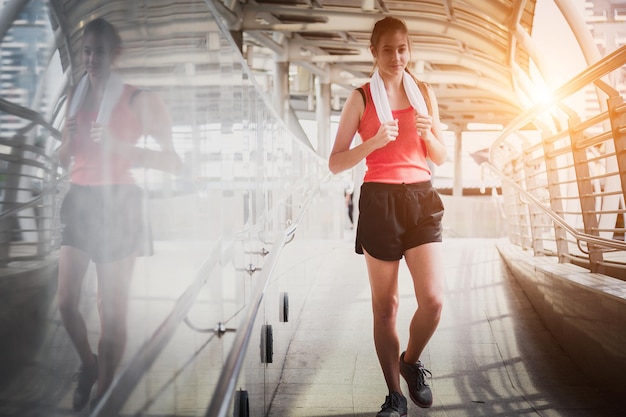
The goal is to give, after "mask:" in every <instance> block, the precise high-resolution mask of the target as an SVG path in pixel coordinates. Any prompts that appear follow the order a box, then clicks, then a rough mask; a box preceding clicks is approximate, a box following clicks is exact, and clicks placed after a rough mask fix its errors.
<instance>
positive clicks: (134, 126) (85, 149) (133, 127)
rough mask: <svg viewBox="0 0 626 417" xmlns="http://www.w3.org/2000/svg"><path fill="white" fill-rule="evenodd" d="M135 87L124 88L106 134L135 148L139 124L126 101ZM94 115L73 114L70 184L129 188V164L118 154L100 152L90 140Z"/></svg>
mask: <svg viewBox="0 0 626 417" xmlns="http://www.w3.org/2000/svg"><path fill="white" fill-rule="evenodd" d="M135 91H137V88H136V87H133V86H130V85H128V84H125V85H124V91H123V92H122V96H121V97H120V99H119V101H118V102H117V104H116V105H115V107H114V108H113V111H112V112H111V117H110V119H109V126H108V128H109V131H110V132H111V135H112V136H114V137H115V138H116V139H117V140H120V141H122V142H126V143H129V144H131V145H135V144H137V142H138V141H139V138H140V137H141V134H142V133H141V132H142V128H141V120H140V118H139V116H138V115H137V114H136V113H135V112H134V111H132V110H131V108H130V101H131V98H132V96H133V93H134V92H135ZM97 116H98V113H97V112H95V111H94V112H90V111H84V110H79V111H78V113H77V114H76V127H77V134H76V138H75V140H74V141H73V143H72V145H73V148H72V151H73V152H72V153H73V156H74V163H73V164H72V167H71V171H70V181H71V182H73V183H75V184H80V185H104V184H133V183H134V182H135V179H134V177H133V175H132V173H131V168H132V167H133V164H132V161H131V160H130V159H128V158H127V157H125V156H124V155H121V154H119V153H106V152H103V146H104V145H103V144H100V143H95V142H93V141H92V140H91V135H90V130H91V123H92V122H95V121H96V117H97ZM107 154H108V156H107Z"/></svg>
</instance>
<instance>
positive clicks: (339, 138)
mask: <svg viewBox="0 0 626 417" xmlns="http://www.w3.org/2000/svg"><path fill="white" fill-rule="evenodd" d="M364 110H365V105H364V104H363V98H362V96H361V94H360V93H359V92H358V91H356V90H354V91H352V93H350V95H349V96H348V99H347V100H346V103H345V105H344V107H343V111H342V112H341V118H340V119H339V127H338V128H337V135H336V136H335V144H334V145H333V149H332V151H331V153H330V157H329V159H328V168H329V169H330V171H331V172H332V173H333V174H337V173H339V172H341V171H345V170H347V169H350V168H352V167H354V166H355V165H357V164H358V163H359V162H361V160H363V159H364V158H365V157H366V156H367V155H369V154H370V153H372V152H373V151H374V150H376V149H378V148H382V147H383V146H385V145H386V144H388V143H389V142H391V141H392V140H396V137H397V136H398V122H397V121H395V120H394V121H392V122H387V123H383V124H381V125H380V128H379V129H378V132H377V133H376V135H374V136H373V137H372V138H370V139H369V140H367V141H364V142H362V143H360V144H358V145H357V146H355V147H353V148H350V145H351V144H352V140H353V139H354V136H355V135H356V132H357V130H358V128H359V123H360V121H361V117H362V115H363V111H364Z"/></svg>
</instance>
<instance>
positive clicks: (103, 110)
mask: <svg viewBox="0 0 626 417" xmlns="http://www.w3.org/2000/svg"><path fill="white" fill-rule="evenodd" d="M87 90H89V77H88V76H87V74H85V75H83V77H82V78H81V79H80V81H79V82H78V85H77V86H76V91H74V96H73V97H72V102H71V103H70V110H69V117H70V118H73V117H76V113H78V109H80V107H81V106H82V104H83V100H85V96H86V95H87ZM123 91H124V81H123V80H122V77H121V76H120V75H119V74H117V73H115V72H112V73H111V74H110V75H109V79H108V80H107V85H106V88H105V90H104V97H103V98H102V103H100V110H99V111H98V117H97V118H96V122H98V123H99V124H101V125H102V126H107V125H108V124H109V119H110V118H111V112H112V111H113V107H115V105H116V104H117V102H118V101H119V99H120V97H121V96H122V92H123Z"/></svg>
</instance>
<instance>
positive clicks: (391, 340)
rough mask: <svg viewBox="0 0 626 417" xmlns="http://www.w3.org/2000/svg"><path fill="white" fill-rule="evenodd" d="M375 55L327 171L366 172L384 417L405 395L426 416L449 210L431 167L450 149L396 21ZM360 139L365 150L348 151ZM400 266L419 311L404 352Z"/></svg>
mask: <svg viewBox="0 0 626 417" xmlns="http://www.w3.org/2000/svg"><path fill="white" fill-rule="evenodd" d="M370 50H371V52H372V55H373V56H374V66H375V71H374V74H373V76H372V78H371V80H370V82H369V83H367V84H365V85H363V86H362V87H361V88H358V89H356V90H354V91H353V92H352V93H351V95H350V96H349V97H348V99H347V100H346V104H345V106H344V109H343V111H342V114H341V119H340V120H339V127H338V129H337V136H336V139H335V144H334V147H333V150H332V152H331V155H330V159H329V167H330V169H331V171H332V172H334V173H337V172H340V171H344V170H346V169H349V168H352V167H353V166H355V165H356V164H358V163H359V162H360V161H361V160H363V159H365V160H366V163H367V172H366V174H365V178H364V179H363V185H362V187H361V193H360V197H359V221H358V225H357V231H356V251H357V252H358V253H361V254H364V256H365V261H366V264H367V270H368V274H369V280H370V286H371V292H372V307H373V314H374V344H375V346H376V353H377V354H378V359H379V362H380V365H381V368H382V371H383V374H384V377H385V381H386V383H387V388H388V389H389V395H387V397H386V398H385V403H384V404H383V406H382V409H381V411H380V412H379V413H378V416H379V417H391V416H394V417H397V416H405V415H406V414H407V400H406V397H405V396H404V395H402V391H401V388H400V375H402V376H403V377H404V379H406V382H407V385H408V388H409V395H410V397H411V399H412V400H413V402H415V403H416V404H417V405H418V406H420V407H430V406H431V404H432V401H433V398H432V393H431V390H430V387H429V386H428V384H427V383H426V381H425V375H426V374H427V373H429V371H427V370H426V369H425V368H424V366H423V365H422V362H421V361H420V356H421V354H422V353H423V351H424V348H425V347H426V344H427V343H428V341H429V340H430V338H431V336H432V335H433V333H434V332H435V329H436V328H437V325H438V323H439V318H440V315H441V308H442V301H443V275H444V274H443V258H442V249H441V243H440V242H441V238H442V236H441V235H442V226H441V220H442V216H443V210H444V208H443V205H442V202H441V199H440V198H439V195H438V194H437V191H436V190H435V189H434V188H433V187H432V184H431V177H432V172H431V169H430V167H429V165H428V160H429V159H430V160H431V161H432V162H434V163H435V164H436V165H440V164H442V163H443V162H445V159H446V148H445V145H444V142H443V134H442V131H441V126H440V123H439V111H438V110H437V101H436V98H435V95H434V93H433V91H432V89H431V88H430V87H428V86H426V85H424V84H422V83H421V82H418V81H417V80H416V79H415V78H414V77H413V76H412V75H411V74H410V73H409V72H408V70H407V65H408V64H409V62H410V59H411V46H410V37H409V32H408V30H407V27H406V25H405V24H404V22H403V21H401V20H400V19H396V18H393V17H390V16H388V17H386V18H384V19H382V20H380V21H378V22H377V23H376V25H375V26H374V30H373V31H372V36H371V45H370ZM357 132H358V133H359V135H360V136H361V138H363V142H362V143H361V144H359V145H357V146H354V147H351V143H352V139H353V138H354V136H355V134H356V133H357ZM403 257H404V259H405V261H406V264H407V266H408V269H409V272H410V273H411V278H412V280H413V287H414V290H415V296H416V299H417V304H418V308H417V311H416V312H415V314H414V316H413V318H412V320H411V324H410V326H409V340H408V344H407V346H406V351H405V352H403V353H402V354H401V353H400V340H399V337H398V333H397V331H396V317H397V314H398V306H399V294H398V268H399V264H400V260H401V259H402V258H403Z"/></svg>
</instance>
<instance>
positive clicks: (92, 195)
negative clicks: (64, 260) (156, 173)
mask: <svg viewBox="0 0 626 417" xmlns="http://www.w3.org/2000/svg"><path fill="white" fill-rule="evenodd" d="M143 213H144V210H143V191H142V190H141V188H139V187H138V186H137V185H133V184H128V185H126V184H114V185H102V186H85V185H76V184H72V185H71V186H70V189H69V191H68V192H67V194H66V195H65V198H64V200H63V203H62V205H61V212H60V218H61V226H62V233H61V244H62V245H66V246H72V247H75V248H78V249H80V250H82V251H83V252H86V253H87V254H89V256H90V257H91V259H92V260H93V261H94V262H111V261H115V260H119V259H123V258H125V257H127V256H130V255H137V254H141V252H142V249H143V247H142V246H143V243H144V242H145V235H146V233H145V231H146V225H145V224H144V222H146V218H145V216H144V215H143Z"/></svg>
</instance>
